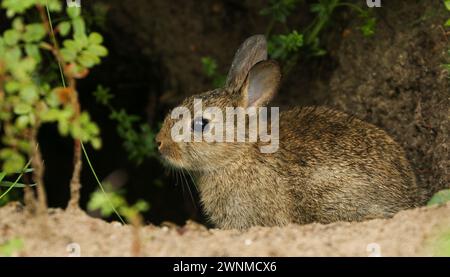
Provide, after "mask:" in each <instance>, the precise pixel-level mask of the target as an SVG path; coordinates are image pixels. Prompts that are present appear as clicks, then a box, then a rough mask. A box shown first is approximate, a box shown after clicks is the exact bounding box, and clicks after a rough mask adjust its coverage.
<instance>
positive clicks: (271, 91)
mask: <svg viewBox="0 0 450 277" xmlns="http://www.w3.org/2000/svg"><path fill="white" fill-rule="evenodd" d="M280 80H281V71H280V66H279V65H278V63H277V62H276V61H273V60H267V61H261V62H259V63H257V64H256V65H255V66H253V67H252V69H250V72H249V73H248V76H247V79H246V80H245V83H244V85H243V86H242V89H241V101H240V102H241V103H240V104H241V105H242V106H243V107H246V108H248V107H261V106H264V105H266V104H267V103H269V102H270V100H272V98H273V97H274V96H275V94H276V93H277V91H278V87H279V85H280Z"/></svg>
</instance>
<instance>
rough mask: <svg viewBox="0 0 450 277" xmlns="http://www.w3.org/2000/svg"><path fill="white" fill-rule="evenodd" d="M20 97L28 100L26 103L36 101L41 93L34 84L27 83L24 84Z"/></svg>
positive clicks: (25, 100)
mask: <svg viewBox="0 0 450 277" xmlns="http://www.w3.org/2000/svg"><path fill="white" fill-rule="evenodd" d="M19 95H20V98H21V99H22V100H23V101H24V102H26V103H30V104H31V103H33V102H34V101H36V100H37V99H38V98H39V93H38V90H37V88H36V86H34V85H27V86H24V87H23V88H22V89H21V90H20V94H19Z"/></svg>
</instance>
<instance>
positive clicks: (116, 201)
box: [87, 184, 150, 221]
mask: <svg viewBox="0 0 450 277" xmlns="http://www.w3.org/2000/svg"><path fill="white" fill-rule="evenodd" d="M103 186H104V188H105V192H103V191H101V190H97V191H95V192H93V193H92V194H91V197H90V199H89V202H88V205H87V208H88V210H89V211H91V212H92V211H97V210H99V211H100V214H101V215H102V217H104V218H107V217H110V216H111V215H112V214H113V213H114V212H115V211H114V208H115V209H117V211H118V212H119V214H120V215H122V216H123V217H125V218H126V219H127V220H128V221H132V220H133V218H135V217H136V216H138V215H139V214H140V213H142V212H146V211H148V210H149V209H150V205H149V204H148V203H147V202H146V201H144V200H141V199H139V200H138V201H137V202H136V203H135V204H133V205H132V206H130V205H129V204H128V203H127V201H126V199H125V197H124V196H123V194H124V191H120V190H119V191H112V190H111V186H110V185H108V184H104V185H103Z"/></svg>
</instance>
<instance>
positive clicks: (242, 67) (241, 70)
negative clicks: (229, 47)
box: [225, 35, 267, 92]
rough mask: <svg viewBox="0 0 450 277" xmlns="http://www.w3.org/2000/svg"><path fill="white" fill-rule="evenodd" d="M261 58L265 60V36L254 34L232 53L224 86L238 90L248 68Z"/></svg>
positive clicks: (234, 90) (231, 89)
mask: <svg viewBox="0 0 450 277" xmlns="http://www.w3.org/2000/svg"><path fill="white" fill-rule="evenodd" d="M263 60H267V42H266V38H265V36H264V35H254V36H251V37H249V38H248V39H246V40H245V41H244V42H243V43H242V44H241V46H240V47H239V49H238V50H237V51H236V54H235V55H234V59H233V63H232V64H231V67H230V71H229V72H228V76H227V80H226V82H225V88H226V89H227V90H228V91H230V92H239V90H240V89H241V87H242V85H243V83H244V81H245V78H246V77H247V75H248V72H249V71H250V69H251V68H252V67H253V66H254V65H255V64H257V63H258V62H260V61H263Z"/></svg>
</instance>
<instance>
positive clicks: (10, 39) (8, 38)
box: [3, 29, 20, 45]
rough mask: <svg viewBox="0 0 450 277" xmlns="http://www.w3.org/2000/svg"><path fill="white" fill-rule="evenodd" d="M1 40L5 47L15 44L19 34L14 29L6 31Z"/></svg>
mask: <svg viewBox="0 0 450 277" xmlns="http://www.w3.org/2000/svg"><path fill="white" fill-rule="evenodd" d="M3 39H4V40H5V43H6V45H14V44H17V42H18V41H19V39H20V33H19V32H18V31H17V30H14V29H10V30H6V31H5V32H4V33H3Z"/></svg>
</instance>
